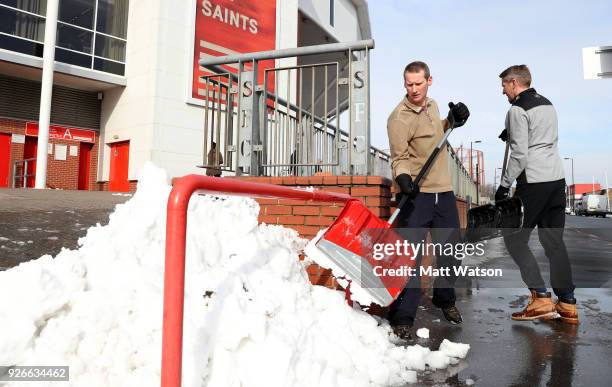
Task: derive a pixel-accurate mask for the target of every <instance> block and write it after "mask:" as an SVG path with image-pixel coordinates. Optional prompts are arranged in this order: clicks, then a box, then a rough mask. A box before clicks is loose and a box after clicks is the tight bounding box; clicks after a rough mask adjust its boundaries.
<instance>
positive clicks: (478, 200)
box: [476, 161, 480, 205]
mask: <svg viewBox="0 0 612 387" xmlns="http://www.w3.org/2000/svg"><path fill="white" fill-rule="evenodd" d="M478 191H479V179H478V161H476V205H480V195H479V194H478Z"/></svg>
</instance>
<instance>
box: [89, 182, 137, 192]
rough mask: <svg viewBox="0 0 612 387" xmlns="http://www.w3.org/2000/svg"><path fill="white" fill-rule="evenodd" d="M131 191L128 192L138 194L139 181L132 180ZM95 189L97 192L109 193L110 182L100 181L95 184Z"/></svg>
mask: <svg viewBox="0 0 612 387" xmlns="http://www.w3.org/2000/svg"><path fill="white" fill-rule="evenodd" d="M129 183H130V190H129V191H128V192H131V193H134V192H136V186H137V185H138V180H130V181H129ZM94 189H95V190H96V191H108V181H98V182H96V184H95V187H94Z"/></svg>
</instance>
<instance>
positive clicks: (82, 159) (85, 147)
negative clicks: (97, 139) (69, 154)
mask: <svg viewBox="0 0 612 387" xmlns="http://www.w3.org/2000/svg"><path fill="white" fill-rule="evenodd" d="M92 148H93V144H90V143H88V142H82V143H80V144H79V189H80V190H85V191H87V190H89V173H90V172H91V149H92Z"/></svg>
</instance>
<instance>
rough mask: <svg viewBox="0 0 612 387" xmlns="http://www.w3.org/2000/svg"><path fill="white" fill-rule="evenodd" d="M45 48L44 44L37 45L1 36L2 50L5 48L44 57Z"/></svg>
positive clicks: (12, 37) (0, 44) (0, 46)
mask: <svg viewBox="0 0 612 387" xmlns="http://www.w3.org/2000/svg"><path fill="white" fill-rule="evenodd" d="M43 47H44V46H43V44H42V43H35V42H31V41H29V40H23V39H19V38H16V37H14V36H8V35H2V34H0V48H4V49H5V50H10V51H15V52H20V53H22V54H26V55H34V56H38V57H42V55H43Z"/></svg>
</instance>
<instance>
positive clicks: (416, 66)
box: [404, 60, 431, 79]
mask: <svg viewBox="0 0 612 387" xmlns="http://www.w3.org/2000/svg"><path fill="white" fill-rule="evenodd" d="M419 71H423V72H425V78H426V79H427V78H429V77H430V76H431V73H430V72H429V66H427V63H425V62H421V61H420V60H417V61H414V62H411V63H408V65H407V66H406V68H405V69H404V76H406V73H418V72H419Z"/></svg>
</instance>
